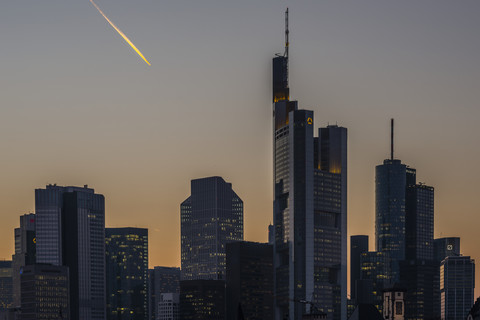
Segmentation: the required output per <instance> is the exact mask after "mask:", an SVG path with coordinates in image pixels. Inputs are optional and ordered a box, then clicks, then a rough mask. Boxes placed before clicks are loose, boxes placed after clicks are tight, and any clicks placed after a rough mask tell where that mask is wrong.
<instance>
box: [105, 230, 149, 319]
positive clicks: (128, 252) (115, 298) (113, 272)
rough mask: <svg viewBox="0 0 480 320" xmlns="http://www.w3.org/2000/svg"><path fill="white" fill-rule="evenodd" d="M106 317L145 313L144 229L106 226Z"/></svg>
mask: <svg viewBox="0 0 480 320" xmlns="http://www.w3.org/2000/svg"><path fill="white" fill-rule="evenodd" d="M105 255H106V289H107V319H109V320H110V319H111V320H114V319H115V320H121V319H128V320H144V319H147V317H148V297H147V280H148V279H147V278H148V229H142V228H106V229H105Z"/></svg>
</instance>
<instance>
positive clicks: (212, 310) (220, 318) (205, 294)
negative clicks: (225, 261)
mask: <svg viewBox="0 0 480 320" xmlns="http://www.w3.org/2000/svg"><path fill="white" fill-rule="evenodd" d="M180 320H225V281H224V280H186V281H180Z"/></svg>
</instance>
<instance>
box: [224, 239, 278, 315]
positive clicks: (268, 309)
mask: <svg viewBox="0 0 480 320" xmlns="http://www.w3.org/2000/svg"><path fill="white" fill-rule="evenodd" d="M272 270H273V247H272V246H271V245H269V244H266V243H255V242H246V241H238V242H232V243H227V273H226V286H227V309H226V310H227V317H226V319H237V314H238V312H239V310H240V309H241V310H242V314H243V316H244V317H245V319H249V320H273V319H274V318H273V274H272Z"/></svg>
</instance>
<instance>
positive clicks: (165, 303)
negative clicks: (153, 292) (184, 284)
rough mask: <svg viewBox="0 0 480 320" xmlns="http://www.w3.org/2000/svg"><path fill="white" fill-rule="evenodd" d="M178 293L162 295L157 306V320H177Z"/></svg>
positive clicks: (178, 308)
mask: <svg viewBox="0 0 480 320" xmlns="http://www.w3.org/2000/svg"><path fill="white" fill-rule="evenodd" d="M179 305H180V294H179V293H162V294H160V301H159V302H158V305H157V314H158V316H157V320H178V319H179V310H180V307H179Z"/></svg>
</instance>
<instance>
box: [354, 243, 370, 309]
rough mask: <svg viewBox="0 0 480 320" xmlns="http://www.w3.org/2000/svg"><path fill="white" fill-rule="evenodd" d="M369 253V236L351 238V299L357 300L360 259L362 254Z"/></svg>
mask: <svg viewBox="0 0 480 320" xmlns="http://www.w3.org/2000/svg"><path fill="white" fill-rule="evenodd" d="M364 252H368V236H361V235H359V236H351V237H350V298H351V299H352V300H355V297H356V289H355V287H356V284H355V282H356V281H357V280H360V271H361V265H360V257H361V255H362V253H364Z"/></svg>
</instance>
